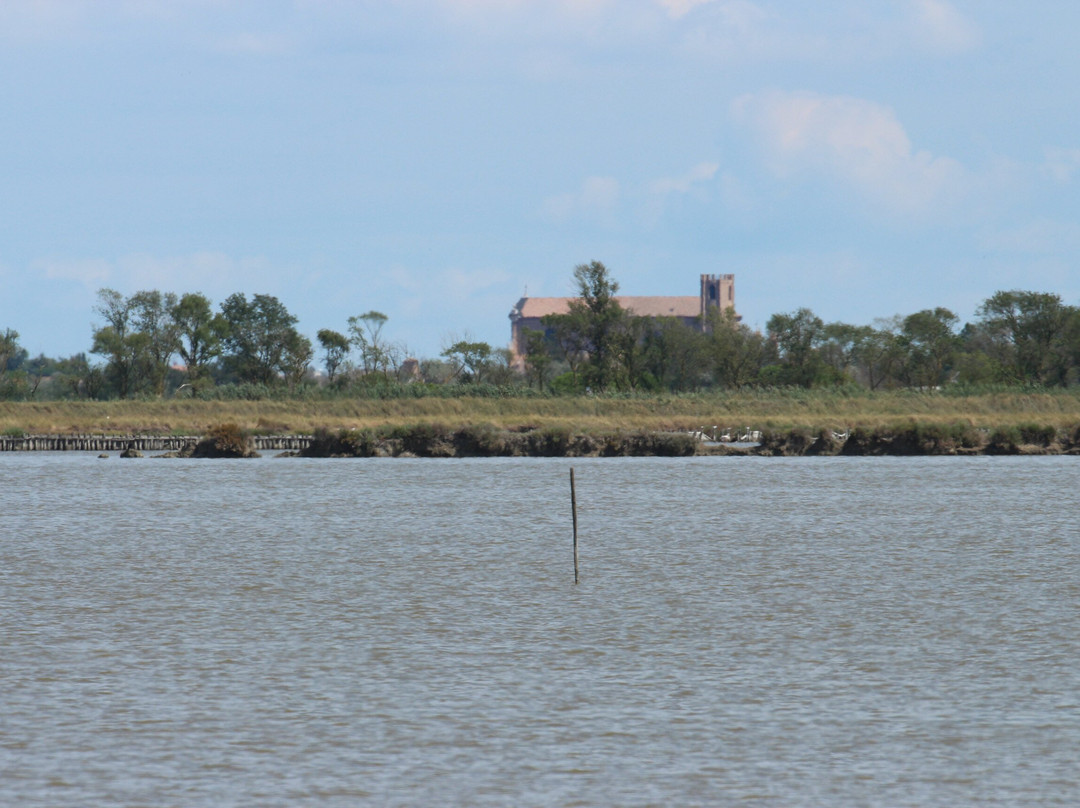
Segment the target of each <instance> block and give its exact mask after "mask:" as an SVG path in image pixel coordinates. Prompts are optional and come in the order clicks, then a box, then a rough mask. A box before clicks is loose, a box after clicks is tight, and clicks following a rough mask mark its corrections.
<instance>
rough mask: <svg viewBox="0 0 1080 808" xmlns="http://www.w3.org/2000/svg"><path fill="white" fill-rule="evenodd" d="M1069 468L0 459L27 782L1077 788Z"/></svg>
mask: <svg viewBox="0 0 1080 808" xmlns="http://www.w3.org/2000/svg"><path fill="white" fill-rule="evenodd" d="M571 463H572V465H573V466H574V467H575V469H576V476H577V480H578V502H579V515H580V525H581V527H580V529H581V541H582V548H581V566H582V580H581V584H580V585H578V586H576V587H575V586H574V584H573V566H572V554H571V543H570V514H569V485H568V468H569V466H570V465H571ZM1077 469H1078V466H1077V460H1076V458H1069V457H1046V458H1041V457H1040V458H988V457H979V458H814V459H811V458H798V459H790V460H789V459H779V458H774V459H760V458H696V459H637V460H634V459H614V460H574V461H565V460H542V459H513V460H475V461H472V460H400V459H399V460H380V459H371V460H301V459H275V458H264V459H261V460H253V461H228V460H217V461H196V460H153V459H144V460H120V459H118V458H115V457H113V458H110V459H108V460H99V459H97V458H96V457H95V456H94V455H82V454H31V455H15V454H5V455H0V688H2V689H0V699H2V701H0V804H3V805H21V806H38V805H40V806H76V805H78V806H83V805H125V806H126V805H132V806H134V805H154V806H203V805H215V806H231V805H236V806H241V805H258V806H293V805H315V806H351V805H380V806H382V805H388V806H406V805H435V804H445V805H451V804H455V805H537V806H589V805H598V806H600V805H632V806H637V805H658V806H659V805H725V804H734V803H739V804H747V805H783V806H790V805H860V806H862V805H883V806H902V805H913V806H925V805H949V806H955V805H972V806H975V805H978V806H986V805H1017V804H1024V805H1074V804H1077V802H1080V770H1078V767H1077V766H1076V750H1077V749H1080V674H1078V664H1080V614H1078V609H1077V603H1078V595H1080V584H1078V581H1080V538H1078V535H1077V529H1076V509H1075V506H1074V504H1073V501H1074V497H1075V492H1076V490H1077V482H1078V479H1077V478H1078V471H1077Z"/></svg>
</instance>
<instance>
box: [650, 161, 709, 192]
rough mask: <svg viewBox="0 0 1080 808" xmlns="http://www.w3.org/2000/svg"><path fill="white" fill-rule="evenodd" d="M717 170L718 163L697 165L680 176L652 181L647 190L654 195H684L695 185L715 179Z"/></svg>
mask: <svg viewBox="0 0 1080 808" xmlns="http://www.w3.org/2000/svg"><path fill="white" fill-rule="evenodd" d="M719 168H720V164H719V163H698V164H697V165H696V166H694V167H693V168H691V169H690V170H689V171H687V172H686V173H685V174H682V175H680V176H677V177H661V178H660V179H658V180H654V181H653V182H652V183H651V184H650V186H649V189H650V190H651V191H652V192H653V193H654V194H664V195H666V194H674V193H679V194H685V193H688V192H689V191H690V190H691V189H693V188H694V186H695V185H699V184H700V183H703V182H708V181H709V180H711V179H712V178H713V177H715V176H716V172H717V170H718V169H719Z"/></svg>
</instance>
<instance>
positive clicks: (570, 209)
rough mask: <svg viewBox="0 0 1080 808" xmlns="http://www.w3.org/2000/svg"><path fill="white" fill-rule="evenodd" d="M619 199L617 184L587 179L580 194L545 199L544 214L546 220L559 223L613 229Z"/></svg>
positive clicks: (615, 181)
mask: <svg viewBox="0 0 1080 808" xmlns="http://www.w3.org/2000/svg"><path fill="white" fill-rule="evenodd" d="M619 195H620V188H619V181H618V180H616V179H614V178H613V177H589V178H588V179H586V180H585V182H583V183H582V185H581V189H580V190H578V191H576V192H574V193H569V194H560V195H558V196H553V197H550V198H549V199H547V200H546V201H545V202H544V206H543V212H544V215H545V216H547V218H549V219H552V220H554V221H558V222H567V221H575V220H584V221H592V222H598V223H600V224H602V225H605V226H613V225H614V224H615V212H616V209H617V207H618V204H619Z"/></svg>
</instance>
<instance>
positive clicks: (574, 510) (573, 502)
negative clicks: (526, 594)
mask: <svg viewBox="0 0 1080 808" xmlns="http://www.w3.org/2000/svg"><path fill="white" fill-rule="evenodd" d="M570 511H571V513H573V516H574V583H575V584H576V583H577V582H578V558H577V491H576V490H575V488H574V469H573V467H571V468H570Z"/></svg>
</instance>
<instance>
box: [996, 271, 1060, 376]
mask: <svg viewBox="0 0 1080 808" xmlns="http://www.w3.org/2000/svg"><path fill="white" fill-rule="evenodd" d="M977 314H978V316H979V317H980V318H981V320H982V324H983V325H984V326H985V327H986V329H987V332H988V334H989V335H990V337H991V339H992V344H993V346H994V348H995V349H996V352H997V354H998V359H999V361H1000V362H1001V365H1002V367H1003V368H1005V369H1006V372H1008V373H1009V375H1010V376H1011V378H1012V379H1013V380H1014V381H1019V382H1035V383H1040V384H1041V383H1054V384H1064V383H1065V382H1066V377H1067V373H1068V369H1069V364H1070V362H1069V361H1068V350H1067V349H1066V348H1065V346H1064V345H1063V344H1062V341H1061V337H1062V336H1063V334H1064V333H1065V331H1066V327H1067V326H1068V324H1069V321H1070V318H1071V311H1070V307H1069V306H1065V305H1064V304H1063V303H1062V302H1061V298H1060V297H1059V296H1058V295H1054V294H1043V293H1039V292H1022V291H1015V290H1014V291H1011V292H996V293H995V294H994V295H993V296H992V297H990V298H988V299H987V300H985V301H983V304H982V305H981V306H980V307H979V309H978V311H977Z"/></svg>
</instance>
